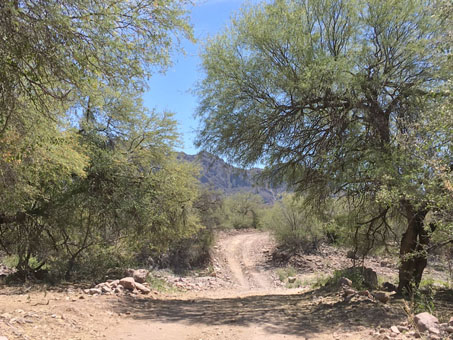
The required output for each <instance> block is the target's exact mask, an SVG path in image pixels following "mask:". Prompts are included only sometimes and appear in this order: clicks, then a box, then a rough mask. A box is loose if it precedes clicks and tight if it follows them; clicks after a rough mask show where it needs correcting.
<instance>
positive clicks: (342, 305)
mask: <svg viewBox="0 0 453 340" xmlns="http://www.w3.org/2000/svg"><path fill="white" fill-rule="evenodd" d="M315 293H316V292H309V293H305V294H297V295H265V296H247V297H237V298H219V299H196V300H150V299H133V298H129V297H128V298H125V299H122V300H119V301H118V302H117V304H116V305H115V306H114V309H115V311H116V312H118V313H127V314H129V315H130V317H132V318H134V319H137V320H154V321H159V322H168V323H175V322H181V323H187V324H191V325H193V324H204V325H210V326H216V325H227V324H229V325H236V326H244V327H246V326H249V325H251V324H255V325H260V326H261V327H262V328H264V329H265V330H266V331H267V332H269V333H278V334H287V335H290V334H293V335H305V336H308V335H311V334H316V333H321V332H326V331H332V332H334V331H340V332H354V331H360V330H363V329H364V328H363V327H366V328H370V327H371V328H374V327H378V326H383V327H390V326H391V325H394V324H396V323H398V322H400V321H403V320H404V318H405V316H404V313H403V311H402V308H401V304H399V303H395V304H391V305H389V306H384V305H382V304H378V303H375V302H372V301H353V302H344V301H342V299H341V298H339V297H337V296H335V295H333V294H331V295H330V296H327V297H326V296H324V297H322V298H321V297H317V296H316V295H315Z"/></svg>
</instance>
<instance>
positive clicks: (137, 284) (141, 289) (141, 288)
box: [135, 282, 151, 294]
mask: <svg viewBox="0 0 453 340" xmlns="http://www.w3.org/2000/svg"><path fill="white" fill-rule="evenodd" d="M135 288H137V289H138V290H139V291H140V292H142V293H143V294H148V293H149V292H151V289H149V288H148V287H145V286H144V285H142V284H141V283H138V282H135Z"/></svg>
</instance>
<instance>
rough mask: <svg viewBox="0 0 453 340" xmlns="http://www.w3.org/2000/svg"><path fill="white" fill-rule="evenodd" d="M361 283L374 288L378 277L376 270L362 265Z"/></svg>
mask: <svg viewBox="0 0 453 340" xmlns="http://www.w3.org/2000/svg"><path fill="white" fill-rule="evenodd" d="M363 283H364V284H365V285H366V286H367V287H368V288H371V289H376V288H377V286H378V278H377V274H376V272H375V271H374V270H373V269H371V268H365V267H363Z"/></svg>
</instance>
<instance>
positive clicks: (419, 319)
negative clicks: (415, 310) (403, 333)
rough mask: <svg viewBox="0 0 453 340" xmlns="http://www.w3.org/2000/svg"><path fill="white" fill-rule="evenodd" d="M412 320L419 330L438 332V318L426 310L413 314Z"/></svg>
mask: <svg viewBox="0 0 453 340" xmlns="http://www.w3.org/2000/svg"><path fill="white" fill-rule="evenodd" d="M414 322H415V325H416V326H417V329H418V330H419V331H420V332H425V331H428V332H430V333H433V334H440V327H439V320H438V319H437V318H436V317H435V316H434V315H431V314H430V313H428V312H423V313H419V314H417V315H415V317H414Z"/></svg>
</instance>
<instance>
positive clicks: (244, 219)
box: [222, 192, 264, 229]
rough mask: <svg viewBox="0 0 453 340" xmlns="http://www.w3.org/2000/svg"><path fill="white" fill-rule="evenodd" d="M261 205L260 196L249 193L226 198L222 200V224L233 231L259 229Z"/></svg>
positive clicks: (240, 193)
mask: <svg viewBox="0 0 453 340" xmlns="http://www.w3.org/2000/svg"><path fill="white" fill-rule="evenodd" d="M263 205H264V203H263V199H262V197H261V196H259V195H256V194H252V193H249V192H239V193H237V194H234V195H231V196H228V197H226V198H225V200H224V205H223V214H224V215H223V222H222V224H223V226H224V227H226V228H234V229H243V228H255V229H257V228H260V226H261V209H262V207H263Z"/></svg>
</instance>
